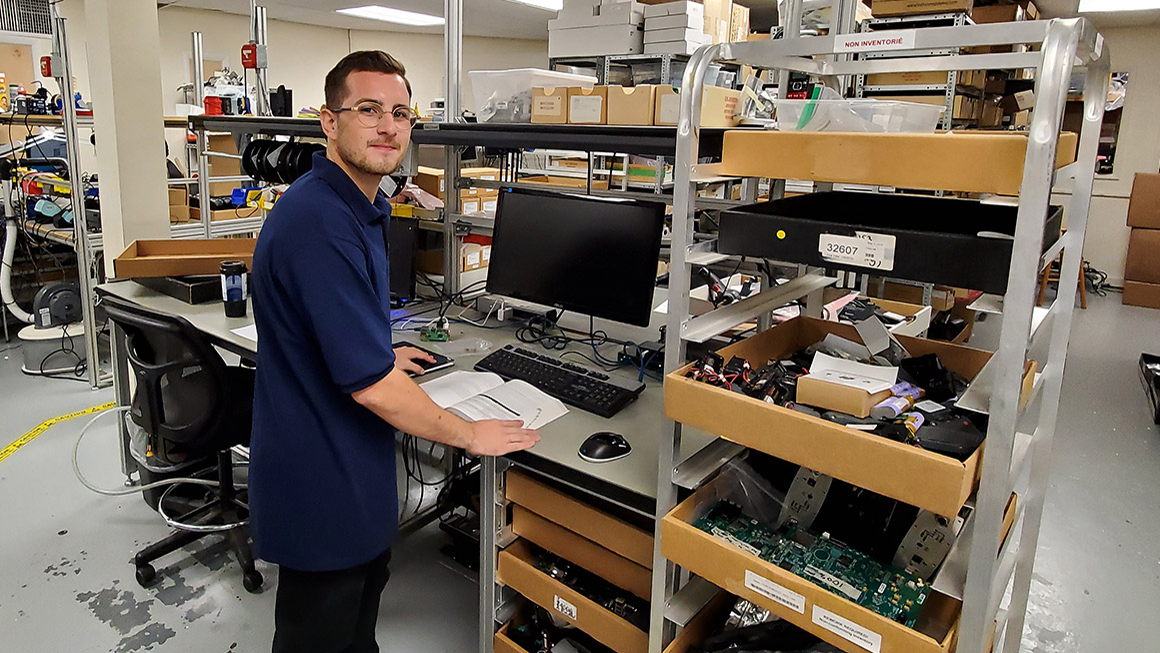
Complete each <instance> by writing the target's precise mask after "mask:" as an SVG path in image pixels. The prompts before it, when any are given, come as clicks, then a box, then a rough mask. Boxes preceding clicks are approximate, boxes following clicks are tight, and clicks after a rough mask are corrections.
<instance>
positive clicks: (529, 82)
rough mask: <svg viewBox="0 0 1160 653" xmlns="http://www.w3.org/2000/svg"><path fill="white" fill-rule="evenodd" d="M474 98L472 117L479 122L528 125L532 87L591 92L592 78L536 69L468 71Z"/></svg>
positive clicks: (593, 79)
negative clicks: (575, 89) (572, 88)
mask: <svg viewBox="0 0 1160 653" xmlns="http://www.w3.org/2000/svg"><path fill="white" fill-rule="evenodd" d="M467 75H468V76H469V77H470V79H471V89H472V91H473V93H474V94H475V107H476V110H475V113H476V116H477V117H478V119H479V121H480V122H531V120H532V87H535V86H550V87H560V86H580V87H583V88H592V87H593V86H595V85H596V78H595V77H594V76H592V75H574V74H571V73H558V72H555V71H552V70H541V69H539V68H514V69H511V70H472V71H470V72H468V73H467Z"/></svg>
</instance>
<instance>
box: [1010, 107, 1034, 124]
mask: <svg viewBox="0 0 1160 653" xmlns="http://www.w3.org/2000/svg"><path fill="white" fill-rule="evenodd" d="M1011 126H1012V127H1030V126H1031V109H1028V110H1026V111H1020V112H1019V113H1015V114H1011Z"/></svg>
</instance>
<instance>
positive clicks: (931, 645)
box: [661, 478, 1017, 653]
mask: <svg viewBox="0 0 1160 653" xmlns="http://www.w3.org/2000/svg"><path fill="white" fill-rule="evenodd" d="M733 494H734V493H733V492H731V491H730V488H729V487H728V486H727V483H726V482H725V481H724V480H723V479H721V478H718V479H716V480H714V481H711V482H710V483H709V484H707V485H705V486H703V487H702V488H700V489H699V490H697V491H696V492H695V493H694V494H693V495H692V496H691V497H689V498H688V499H686V500H685V501H683V502H682V503H681V504H680V505H678V506H677V507H676V508H674V509H673V510H672V511H671V512H670V513H669V514H668V515H666V516H665V517H664V518H663V520H662V521H661V547H662V553H663V554H664V556H665V557H666V558H668V559H669V560H671V561H673V562H675V563H677V565H679V566H680V567H682V568H684V569H687V570H689V571H691V572H692V573H694V574H696V575H698V576H701V577H702V578H705V579H706V580H709V581H710V582H712V583H713V584H715V585H717V586H719V587H722V588H724V589H725V590H726V592H728V593H732V594H736V595H737V596H739V597H741V598H744V599H746V600H749V601H751V602H752V603H754V604H755V605H757V606H760V607H762V608H765V609H767V610H769V611H770V612H771V613H773V614H775V615H777V616H778V617H781V618H782V619H785V620H786V621H788V622H790V623H792V624H794V625H795V626H798V627H799V628H802V629H805V630H807V631H809V632H810V633H812V634H814V635H816V636H818V637H820V638H822V639H823V640H825V641H827V642H829V643H830V644H832V645H834V646H837V647H838V648H840V649H841V650H844V651H866V650H873V651H878V650H881V651H883V652H884V653H901V652H906V653H947V652H948V651H950V650H952V649H953V648H954V642H955V637H956V634H957V633H956V632H955V631H956V626H957V621H958V616H959V613H960V611H961V609H962V603H961V601H959V600H957V599H954V598H952V597H950V596H948V595H945V594H942V593H941V592H938V591H932V592H931V593H930V595H929V596H928V598H927V599H926V602H925V604H924V607H923V611H922V622H923V623H922V626H921V628H908V627H907V626H904V625H902V624H899V623H896V622H894V621H892V620H890V619H887V618H886V617H883V616H882V615H880V614H878V613H876V612H872V611H870V610H868V609H866V608H863V607H861V606H858V605H856V604H854V603H853V602H851V601H849V600H848V599H847V598H846V597H844V596H840V595H838V594H836V593H833V592H830V591H828V590H826V589H823V588H822V587H819V586H818V585H815V584H814V583H813V582H811V581H809V580H807V579H805V578H802V577H801V576H798V575H796V574H794V573H793V572H791V571H787V570H785V569H782V568H781V567H779V566H778V565H776V564H774V563H772V562H768V561H766V560H763V559H761V558H759V557H757V556H755V555H753V554H752V553H749V552H747V551H744V550H742V549H741V548H740V547H737V546H735V545H734V544H732V543H730V542H728V541H726V540H724V539H721V538H719V537H716V536H714V535H712V534H710V533H706V532H705V531H702V530H701V529H699V528H697V527H695V526H693V522H694V521H695V520H696V519H697V518H698V517H700V516H701V515H704V514H705V512H706V511H707V510H709V509H710V507H711V506H713V505H714V504H716V503H717V502H718V501H722V500H733V499H734V497H733ZM1016 506H1017V497H1016V496H1015V495H1011V499H1010V500H1009V501H1008V503H1007V508H1006V511H1005V514H1004V519H1003V522H1002V527H1001V528H1002V531H1001V534H1002V538H1003V539H1006V537H1007V535H1008V534H1009V533H1010V531H1011V526H1012V525H1013V524H1014V520H1015V511H1016ZM998 549H999V547H998V546H996V555H997V554H998ZM870 591H873V588H871V589H870ZM720 609H721V610H722V611H723V612H727V611H728V610H727V606H723V607H721V608H720ZM693 623H699V622H698V621H697V620H694V622H693ZM699 627H702V628H703V626H699ZM678 639H680V638H678ZM675 641H676V640H675ZM676 650H677V651H687V650H688V649H687V648H686V649H676ZM694 650H699V649H694Z"/></svg>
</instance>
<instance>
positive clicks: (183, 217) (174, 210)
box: [169, 204, 191, 224]
mask: <svg viewBox="0 0 1160 653" xmlns="http://www.w3.org/2000/svg"><path fill="white" fill-rule="evenodd" d="M189 211H190V209H189V205H188V204H178V205H173V204H170V205H169V224H180V223H182V222H189V221H190V220H191V218H190V214H189Z"/></svg>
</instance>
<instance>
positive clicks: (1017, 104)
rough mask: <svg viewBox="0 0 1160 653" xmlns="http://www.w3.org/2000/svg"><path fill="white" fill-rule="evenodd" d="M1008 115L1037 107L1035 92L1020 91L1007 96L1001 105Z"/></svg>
mask: <svg viewBox="0 0 1160 653" xmlns="http://www.w3.org/2000/svg"><path fill="white" fill-rule="evenodd" d="M999 105H1000V106H1002V107H1003V111H1005V112H1007V113H1019V112H1020V111H1026V110H1028V109H1031V108H1034V107H1035V91H1032V90H1030V89H1028V90H1026V91H1018V92H1016V93H1012V94H1010V95H1007V96H1005V97H1004V98H1003V99H1002V101H1000V103H999Z"/></svg>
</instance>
